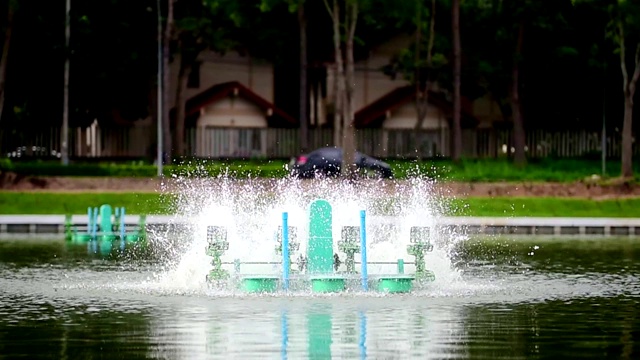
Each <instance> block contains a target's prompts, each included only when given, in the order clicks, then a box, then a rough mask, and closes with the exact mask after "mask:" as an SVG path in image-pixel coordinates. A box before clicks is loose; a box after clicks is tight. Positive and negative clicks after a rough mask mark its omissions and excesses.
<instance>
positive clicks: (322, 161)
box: [289, 147, 393, 179]
mask: <svg viewBox="0 0 640 360" xmlns="http://www.w3.org/2000/svg"><path fill="white" fill-rule="evenodd" d="M341 166H342V149H341V148H336V147H325V148H320V149H317V150H314V151H312V152H310V153H308V154H304V155H298V156H296V157H293V158H292V159H291V161H290V163H289V171H290V172H291V175H292V176H295V177H298V178H302V179H312V178H316V177H335V176H338V175H340V169H341ZM356 166H357V167H358V171H359V173H360V174H361V175H362V176H364V177H374V178H387V179H388V178H392V177H393V171H392V170H391V166H389V164H387V163H385V162H384V161H381V160H378V159H376V158H373V157H371V156H369V155H366V154H362V153H360V152H356Z"/></svg>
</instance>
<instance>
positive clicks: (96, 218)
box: [92, 207, 98, 239]
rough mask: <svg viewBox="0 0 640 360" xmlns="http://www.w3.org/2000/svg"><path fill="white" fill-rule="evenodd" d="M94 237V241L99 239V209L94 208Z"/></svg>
mask: <svg viewBox="0 0 640 360" xmlns="http://www.w3.org/2000/svg"><path fill="white" fill-rule="evenodd" d="M92 237H93V238H94V239H97V238H98V208H97V207H94V208H93V234H92Z"/></svg>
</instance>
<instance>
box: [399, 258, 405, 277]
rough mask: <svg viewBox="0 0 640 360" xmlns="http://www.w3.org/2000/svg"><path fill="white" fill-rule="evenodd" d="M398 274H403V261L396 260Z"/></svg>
mask: <svg viewBox="0 0 640 360" xmlns="http://www.w3.org/2000/svg"><path fill="white" fill-rule="evenodd" d="M398 274H404V260H403V259H398Z"/></svg>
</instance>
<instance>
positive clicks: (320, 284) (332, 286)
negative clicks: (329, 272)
mask: <svg viewBox="0 0 640 360" xmlns="http://www.w3.org/2000/svg"><path fill="white" fill-rule="evenodd" d="M344 288H345V279H344V278H342V277H335V276H317V277H312V278H311V291H313V292H315V293H332V292H341V291H344Z"/></svg>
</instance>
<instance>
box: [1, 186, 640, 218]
mask: <svg viewBox="0 0 640 360" xmlns="http://www.w3.org/2000/svg"><path fill="white" fill-rule="evenodd" d="M100 204H110V205H112V206H124V207H126V209H127V213H129V214H170V213H171V212H172V211H173V209H172V198H171V197H170V195H161V194H149V193H145V194H132V193H18V192H0V214H84V213H86V211H87V206H98V205H100ZM450 209H451V210H450V213H449V214H448V215H456V216H508V217H511V216H542V217H548V216H564V217H640V198H634V199H616V200H601V201H595V200H586V199H572V198H547V197H540V198H507V197H495V198H479V197H478V198H467V199H455V200H452V202H451V206H450Z"/></svg>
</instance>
